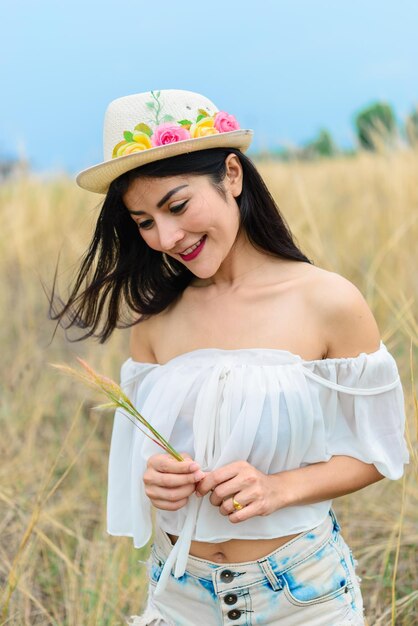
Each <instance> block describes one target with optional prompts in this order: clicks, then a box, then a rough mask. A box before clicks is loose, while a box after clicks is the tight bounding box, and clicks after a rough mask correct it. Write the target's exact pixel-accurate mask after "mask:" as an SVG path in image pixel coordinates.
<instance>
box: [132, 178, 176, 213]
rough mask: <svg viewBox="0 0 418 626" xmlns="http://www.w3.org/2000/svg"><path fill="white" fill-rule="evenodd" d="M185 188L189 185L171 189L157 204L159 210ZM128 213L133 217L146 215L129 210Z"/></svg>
mask: <svg viewBox="0 0 418 626" xmlns="http://www.w3.org/2000/svg"><path fill="white" fill-rule="evenodd" d="M184 187H188V185H179V186H178V187H174V189H171V190H170V191H168V192H167V193H166V194H165V196H163V197H162V198H161V200H160V201H159V202H157V208H159V209H161V207H162V206H163V205H164V204H165V203H166V202H167V200H169V199H170V198H171V196H172V195H174V194H175V193H177V191H180V189H184ZM128 213H130V214H131V215H145V214H146V213H145V211H130V210H129V209H128Z"/></svg>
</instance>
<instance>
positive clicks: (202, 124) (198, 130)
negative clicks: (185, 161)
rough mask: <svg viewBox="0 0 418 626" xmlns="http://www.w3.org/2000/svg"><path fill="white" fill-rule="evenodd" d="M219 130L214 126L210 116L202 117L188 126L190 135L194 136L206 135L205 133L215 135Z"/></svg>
mask: <svg viewBox="0 0 418 626" xmlns="http://www.w3.org/2000/svg"><path fill="white" fill-rule="evenodd" d="M218 133H219V130H217V129H216V128H215V125H214V119H213V117H212V116H207V117H202V118H201V119H200V120H199V121H197V122H196V123H195V124H192V125H191V126H190V135H191V136H192V137H193V139H195V138H196V137H207V135H217V134H218Z"/></svg>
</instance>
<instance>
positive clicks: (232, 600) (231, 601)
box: [224, 593, 238, 604]
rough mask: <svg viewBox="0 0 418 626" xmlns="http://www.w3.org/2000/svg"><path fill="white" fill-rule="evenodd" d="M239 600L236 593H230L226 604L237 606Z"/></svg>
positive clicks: (225, 600)
mask: <svg viewBox="0 0 418 626" xmlns="http://www.w3.org/2000/svg"><path fill="white" fill-rule="evenodd" d="M237 600H238V596H236V595H235V593H228V595H226V596H225V597H224V602H225V604H235V603H236V602H237Z"/></svg>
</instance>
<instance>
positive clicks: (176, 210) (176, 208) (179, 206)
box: [170, 200, 187, 213]
mask: <svg viewBox="0 0 418 626" xmlns="http://www.w3.org/2000/svg"><path fill="white" fill-rule="evenodd" d="M186 204H187V200H185V202H182V203H181V204H177V205H176V206H172V207H170V211H171V212H172V213H180V211H181V210H182V209H183V208H184V207H185V206H186Z"/></svg>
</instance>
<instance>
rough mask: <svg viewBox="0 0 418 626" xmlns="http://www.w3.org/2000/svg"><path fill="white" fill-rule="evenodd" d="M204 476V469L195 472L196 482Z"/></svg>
mask: <svg viewBox="0 0 418 626" xmlns="http://www.w3.org/2000/svg"><path fill="white" fill-rule="evenodd" d="M204 477H205V474H204V472H202V470H198V471H197V472H195V473H194V479H195V481H196V482H197V481H199V480H202V478H204Z"/></svg>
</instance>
